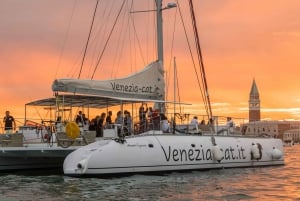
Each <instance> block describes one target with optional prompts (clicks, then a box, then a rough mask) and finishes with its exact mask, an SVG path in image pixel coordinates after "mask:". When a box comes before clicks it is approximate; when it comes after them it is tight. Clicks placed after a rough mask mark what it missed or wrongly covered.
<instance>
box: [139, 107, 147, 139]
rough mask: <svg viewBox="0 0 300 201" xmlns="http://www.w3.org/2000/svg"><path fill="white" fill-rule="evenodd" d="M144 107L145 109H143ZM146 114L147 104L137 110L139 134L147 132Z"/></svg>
mask: <svg viewBox="0 0 300 201" xmlns="http://www.w3.org/2000/svg"><path fill="white" fill-rule="evenodd" d="M144 105H145V107H146V108H144ZM147 112H148V107H147V104H144V103H142V105H141V107H140V108H139V118H140V133H142V132H145V131H146V130H147V119H146V114H147Z"/></svg>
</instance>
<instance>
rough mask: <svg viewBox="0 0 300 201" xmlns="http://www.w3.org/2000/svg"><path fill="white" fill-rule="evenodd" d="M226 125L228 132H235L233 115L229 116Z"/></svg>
mask: <svg viewBox="0 0 300 201" xmlns="http://www.w3.org/2000/svg"><path fill="white" fill-rule="evenodd" d="M226 126H227V129H228V133H233V127H234V123H233V121H232V118H231V117H227V123H226Z"/></svg>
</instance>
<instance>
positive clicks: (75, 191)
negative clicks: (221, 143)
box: [0, 145, 300, 201]
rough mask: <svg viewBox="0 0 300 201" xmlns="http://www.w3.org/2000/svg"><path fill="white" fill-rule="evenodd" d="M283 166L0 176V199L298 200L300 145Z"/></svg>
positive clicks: (288, 152) (287, 155) (288, 150)
mask: <svg viewBox="0 0 300 201" xmlns="http://www.w3.org/2000/svg"><path fill="white" fill-rule="evenodd" d="M285 152H286V153H285V162H286V164H285V165H283V166H274V167H262V168H233V169H220V170H208V171H193V172H183V173H177V172H174V173H170V174H164V175H132V176H128V177H121V178H106V179H100V178H71V177H66V176H63V175H62V174H58V173H51V172H50V173H49V175H47V174H46V175H42V174H20V173H18V174H17V173H10V174H2V175H1V176H0V200H1V201H2V200H5V201H6V200H8V201H17V200H18V201H19V200H22V201H27V200H28V201H29V200H30V201H31V200H43V201H50V200H51V201H52V200H55V201H60V200H67V201H68V200H70V201H75V200H82V201H85V200H130V201H140V200H151V201H152V200H153V201H155V200H160V201H167V200H168V201H169V200H170V201H174V200H178V201H190V200H268V201H269V200H272V201H273V200H284V201H289V200H291V201H294V200H299V201H300V145H295V146H292V147H285Z"/></svg>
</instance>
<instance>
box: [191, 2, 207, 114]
mask: <svg viewBox="0 0 300 201" xmlns="http://www.w3.org/2000/svg"><path fill="white" fill-rule="evenodd" d="M189 2H190V11H191V17H192V22H193V25H194V26H193V28H194V34H195V43H196V46H197V52H198V62H199V66H200V72H201V75H202V84H203V87H204V93H205V100H206V107H208V108H207V109H208V116H209V118H212V110H211V104H210V98H209V94H208V86H207V81H206V75H205V69H204V63H203V57H202V52H201V47H200V40H199V35H198V29H197V23H196V18H195V13H194V6H193V0H189Z"/></svg>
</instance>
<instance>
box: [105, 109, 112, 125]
mask: <svg viewBox="0 0 300 201" xmlns="http://www.w3.org/2000/svg"><path fill="white" fill-rule="evenodd" d="M111 117H112V111H108V115H107V117H106V119H105V127H106V128H111V124H112V120H111Z"/></svg>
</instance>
